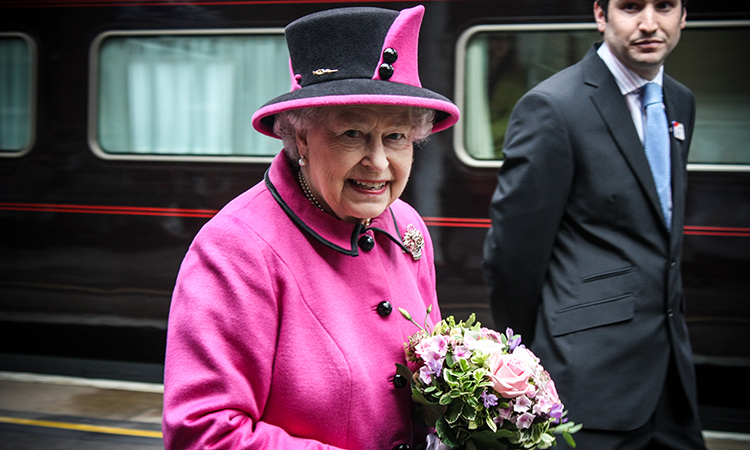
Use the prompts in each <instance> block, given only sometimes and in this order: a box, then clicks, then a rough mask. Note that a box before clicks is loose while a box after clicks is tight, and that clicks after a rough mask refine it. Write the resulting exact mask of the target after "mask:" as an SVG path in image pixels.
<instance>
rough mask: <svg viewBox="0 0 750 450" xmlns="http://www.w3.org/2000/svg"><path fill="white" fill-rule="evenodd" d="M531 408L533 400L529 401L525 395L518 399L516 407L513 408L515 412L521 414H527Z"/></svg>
mask: <svg viewBox="0 0 750 450" xmlns="http://www.w3.org/2000/svg"><path fill="white" fill-rule="evenodd" d="M530 407H531V400H529V398H528V397H526V396H525V395H520V396H518V397H516V402H515V405H514V406H513V411H515V412H519V413H525V412H526V411H528V410H529V408H530Z"/></svg>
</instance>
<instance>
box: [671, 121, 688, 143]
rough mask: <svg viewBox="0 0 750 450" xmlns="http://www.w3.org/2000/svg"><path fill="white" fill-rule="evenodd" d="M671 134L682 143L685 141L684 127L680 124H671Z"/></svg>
mask: <svg viewBox="0 0 750 450" xmlns="http://www.w3.org/2000/svg"><path fill="white" fill-rule="evenodd" d="M672 134H674V137H675V139H679V140H680V141H684V140H685V125H683V124H681V123H680V122H672Z"/></svg>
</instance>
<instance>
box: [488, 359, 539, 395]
mask: <svg viewBox="0 0 750 450" xmlns="http://www.w3.org/2000/svg"><path fill="white" fill-rule="evenodd" d="M489 365H490V380H491V381H492V387H493V389H495V391H497V392H498V393H499V394H500V395H502V396H503V397H505V398H515V397H518V396H519V395H523V394H527V393H531V392H533V390H534V388H533V386H532V385H531V384H529V378H531V376H532V375H533V372H532V371H531V369H530V368H529V366H528V365H526V364H525V363H524V361H522V360H521V359H520V358H519V357H518V356H516V355H504V354H502V353H500V352H495V353H493V354H492V356H490V360H489Z"/></svg>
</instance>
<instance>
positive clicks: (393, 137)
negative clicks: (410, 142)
mask: <svg viewBox="0 0 750 450" xmlns="http://www.w3.org/2000/svg"><path fill="white" fill-rule="evenodd" d="M405 137H406V135H405V134H404V133H391V134H389V135H388V139H390V140H392V141H399V140H401V139H404V138H405Z"/></svg>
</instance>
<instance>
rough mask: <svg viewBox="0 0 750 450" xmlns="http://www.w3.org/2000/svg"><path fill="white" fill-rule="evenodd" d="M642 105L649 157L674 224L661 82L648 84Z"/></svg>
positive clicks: (668, 219) (668, 220)
mask: <svg viewBox="0 0 750 450" xmlns="http://www.w3.org/2000/svg"><path fill="white" fill-rule="evenodd" d="M643 105H644V106H645V108H646V133H645V142H644V146H645V148H646V158H648V164H649V165H650V166H651V174H652V175H653V176H654V183H656V191H657V192H658V193H659V201H660V202H661V209H662V212H663V213H664V220H665V221H666V223H667V228H671V226H672V187H671V179H672V174H671V169H670V158H669V154H670V145H669V130H668V124H667V113H666V112H665V111H664V106H663V105H662V93H661V86H659V85H658V84H656V83H648V84H646V88H645V89H644V90H643Z"/></svg>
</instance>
